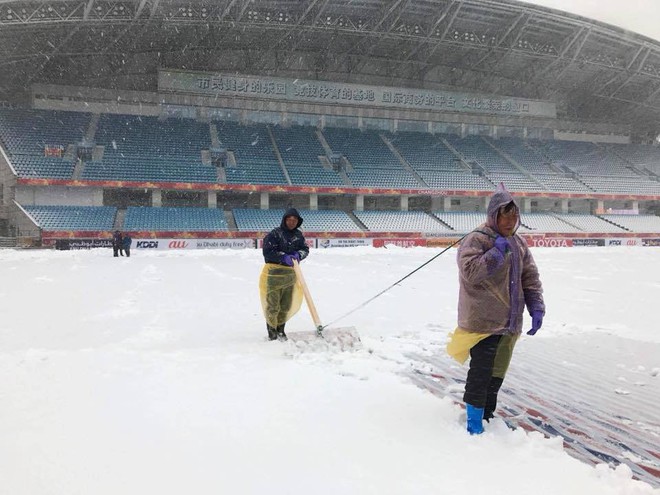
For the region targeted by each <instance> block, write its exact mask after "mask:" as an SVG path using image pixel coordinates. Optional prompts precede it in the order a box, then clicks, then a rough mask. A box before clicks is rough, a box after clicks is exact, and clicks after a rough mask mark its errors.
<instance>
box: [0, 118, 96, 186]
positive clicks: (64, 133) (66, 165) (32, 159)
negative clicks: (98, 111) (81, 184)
mask: <svg viewBox="0 0 660 495" xmlns="http://www.w3.org/2000/svg"><path fill="white" fill-rule="evenodd" d="M90 118H91V117H90V115H89V114H84V113H79V112H59V111H58V112H56V111H51V110H26V109H15V108H0V144H2V146H3V147H4V148H5V150H6V151H7V153H8V155H9V160H10V162H11V164H12V165H13V167H14V170H16V173H17V174H18V176H19V177H28V178H51V179H70V178H71V177H72V176H73V170H74V167H75V163H74V162H73V157H71V156H68V157H66V158H65V156H64V155H65V150H66V149H67V148H68V147H69V146H70V145H76V144H78V143H79V142H80V141H81V140H82V138H83V136H84V135H85V130H86V128H87V125H88V124H89V121H90ZM48 149H51V150H53V151H54V155H55V156H46V155H48V154H49V152H48Z"/></svg>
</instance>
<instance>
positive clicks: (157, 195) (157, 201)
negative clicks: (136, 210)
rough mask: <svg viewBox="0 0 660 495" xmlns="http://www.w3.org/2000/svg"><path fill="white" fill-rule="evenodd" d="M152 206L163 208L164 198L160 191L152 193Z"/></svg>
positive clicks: (156, 190) (155, 190)
mask: <svg viewBox="0 0 660 495" xmlns="http://www.w3.org/2000/svg"><path fill="white" fill-rule="evenodd" d="M151 206H155V207H156V208H160V207H161V206H163V196H162V191H161V190H160V189H154V190H153V191H151Z"/></svg>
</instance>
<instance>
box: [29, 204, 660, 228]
mask: <svg viewBox="0 0 660 495" xmlns="http://www.w3.org/2000/svg"><path fill="white" fill-rule="evenodd" d="M23 208H24V209H25V211H26V212H27V213H28V214H29V215H30V216H31V217H32V218H33V219H34V221H35V222H36V223H37V225H38V226H39V227H41V228H42V229H44V230H82V231H85V230H89V231H98V230H111V229H113V226H114V224H115V217H116V215H117V208H115V207H110V206H57V205H56V206H34V205H28V206H24V207H23ZM299 211H300V214H301V215H302V217H303V218H304V223H303V226H302V229H303V230H304V231H306V232H326V231H327V232H360V231H361V228H360V226H359V225H358V224H357V223H356V222H354V221H353V219H352V218H351V216H350V215H349V214H348V213H346V212H345V211H341V210H308V209H301V210H299ZM284 212H285V210H284V209H270V210H261V209H249V208H235V209H233V210H232V213H233V216H234V220H235V222H236V226H237V228H238V230H239V231H268V230H270V229H272V228H274V227H275V226H278V225H279V224H280V222H281V221H282V216H283V215H284ZM352 214H353V215H354V216H355V217H356V218H357V219H358V220H359V222H360V223H362V224H363V225H364V226H365V227H366V228H367V229H368V230H369V231H372V232H425V233H437V234H443V233H444V234H447V233H454V234H463V233H467V232H470V231H472V230H474V229H475V228H477V227H478V226H479V225H481V224H482V223H484V221H485V214H484V213H483V212H455V211H449V212H444V211H434V212H433V213H432V214H427V213H424V212H421V211H353V212H352ZM122 228H123V229H124V230H129V231H202V232H208V231H219V230H228V229H229V226H228V224H227V220H226V219H225V215H224V212H223V211H222V210H220V209H217V208H191V207H188V208H186V207H158V208H155V207H129V208H127V210H126V216H125V219H124V224H123V227H122ZM520 232H521V233H525V232H527V233H533V232H539V233H584V232H598V233H623V232H641V233H650V232H660V217H657V216H653V215H599V216H596V215H588V214H575V213H573V214H558V213H525V214H523V215H522V218H521V226H520Z"/></svg>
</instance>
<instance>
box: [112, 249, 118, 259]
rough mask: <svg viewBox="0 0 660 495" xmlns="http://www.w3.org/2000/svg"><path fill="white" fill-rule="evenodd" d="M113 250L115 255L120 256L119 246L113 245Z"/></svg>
mask: <svg viewBox="0 0 660 495" xmlns="http://www.w3.org/2000/svg"><path fill="white" fill-rule="evenodd" d="M112 252H113V253H114V257H115V258H118V257H119V248H118V247H115V246H112Z"/></svg>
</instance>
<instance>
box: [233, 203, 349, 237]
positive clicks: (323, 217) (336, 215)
mask: <svg viewBox="0 0 660 495" xmlns="http://www.w3.org/2000/svg"><path fill="white" fill-rule="evenodd" d="M232 211H233V213H234V220H235V221H236V226H237V227H238V230H242V231H270V230H272V229H273V228H275V227H277V226H279V225H280V222H281V221H282V215H284V212H285V210H284V209H283V208H282V209H272V210H257V209H250V208H234V209H233V210H232ZM298 212H299V213H300V215H301V216H302V217H303V224H302V227H301V229H302V230H303V231H305V232H360V228H359V227H358V226H357V225H356V224H355V222H353V220H351V218H350V217H349V216H348V214H346V212H343V211H340V210H305V209H300V210H298Z"/></svg>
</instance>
